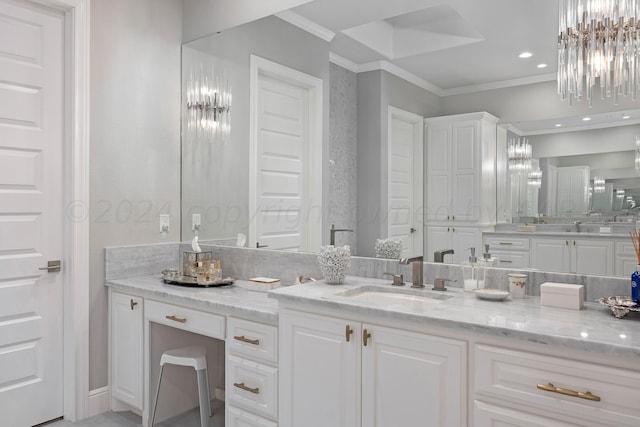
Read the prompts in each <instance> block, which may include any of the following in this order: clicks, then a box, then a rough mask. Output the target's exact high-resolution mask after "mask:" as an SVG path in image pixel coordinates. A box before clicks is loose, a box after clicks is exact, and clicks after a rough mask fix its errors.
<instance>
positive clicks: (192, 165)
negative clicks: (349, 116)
mask: <svg viewBox="0 0 640 427" xmlns="http://www.w3.org/2000/svg"><path fill="white" fill-rule="evenodd" d="M187 52H188V53H189V55H188V56H189V57H193V56H195V54H196V52H198V53H199V55H200V58H202V55H205V56H207V57H209V58H211V59H210V61H213V62H214V63H215V64H217V65H219V66H220V67H221V70H222V71H225V72H226V73H227V74H228V75H229V77H230V82H231V90H232V93H233V102H232V106H231V135H230V137H229V140H228V141H227V142H226V143H220V142H214V144H213V145H210V144H197V145H196V144H192V143H188V144H184V145H183V153H182V155H183V164H184V170H183V173H182V179H183V184H182V185H183V218H184V221H183V239H185V240H187V239H191V237H192V235H193V234H192V231H191V219H190V217H191V214H192V213H198V212H200V213H201V215H202V231H201V234H200V236H201V237H202V238H203V239H204V240H207V239H210V238H213V237H216V238H220V237H223V238H225V237H227V238H229V237H231V238H233V237H235V235H236V233H238V232H242V233H244V234H247V232H248V231H247V230H248V228H247V227H248V221H249V220H248V216H249V215H250V213H249V207H248V203H249V170H248V165H249V164H248V162H249V139H250V135H249V72H250V68H249V65H250V62H249V61H250V56H251V55H252V54H253V55H257V56H260V57H262V58H265V59H268V60H270V61H273V62H277V63H279V64H282V65H285V66H287V67H290V68H293V69H295V70H298V71H301V72H303V73H306V74H310V75H312V76H315V77H318V78H320V79H322V84H323V87H322V91H323V93H322V96H323V111H322V114H323V124H322V126H323V129H322V134H323V141H322V144H323V146H322V152H323V159H322V164H323V171H328V170H329V164H330V150H329V139H330V138H329V129H330V127H329V121H330V120H329V117H330V115H329V111H330V110H329V100H330V96H329V93H330V81H329V44H328V43H327V42H325V41H323V40H321V39H319V38H317V37H315V36H313V35H311V34H309V33H308V32H306V31H303V30H301V29H300V28H298V27H295V26H293V25H291V24H289V23H287V22H285V21H283V20H281V19H279V18H276V17H267V18H263V19H260V20H258V21H255V22H251V23H249V24H245V25H241V26H239V27H236V28H232V29H230V30H227V31H223V32H222V33H220V34H214V35H212V36H209V37H205V38H202V39H200V40H197V41H195V42H192V43H189V44H188V46H187V47H185V53H187ZM293 53H295V54H293ZM198 60H199V59H198V58H196V63H197V61H198ZM185 71H186V70H185ZM328 175H329V174H328V173H324V175H323V186H322V188H323V207H324V209H325V211H326V210H327V206H328V202H329V176H328ZM230 190H232V191H230ZM195 207H197V208H195ZM216 213H217V214H216ZM327 221H328V219H327V218H326V215H325V218H324V219H323V224H318V226H319V227H322V230H328V225H327V224H328V222H327ZM324 234H326V236H325V235H323V239H326V240H328V238H329V237H328V232H327V233H324Z"/></svg>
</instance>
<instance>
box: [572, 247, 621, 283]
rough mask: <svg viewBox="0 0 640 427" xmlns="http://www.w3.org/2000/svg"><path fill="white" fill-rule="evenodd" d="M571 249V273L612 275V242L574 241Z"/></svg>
mask: <svg viewBox="0 0 640 427" xmlns="http://www.w3.org/2000/svg"><path fill="white" fill-rule="evenodd" d="M572 249H573V253H572V255H573V256H572V270H571V271H572V272H573V273H578V274H605V275H611V274H613V242H611V241H603V240H583V239H576V240H573V242H572Z"/></svg>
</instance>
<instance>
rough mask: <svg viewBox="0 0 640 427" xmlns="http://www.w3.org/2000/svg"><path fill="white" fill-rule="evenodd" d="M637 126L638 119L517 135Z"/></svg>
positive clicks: (523, 132) (556, 128) (522, 132)
mask: <svg viewBox="0 0 640 427" xmlns="http://www.w3.org/2000/svg"><path fill="white" fill-rule="evenodd" d="M637 124H640V119H628V120H625V121H617V122H612V123H600V124H593V125H583V126H570V127H564V126H562V127H554V128H551V129H540V130H532V131H528V132H527V131H521V133H520V134H519V135H521V136H532V135H546V134H549V133H566V132H580V131H585V130H596V129H605V128H614V127H620V126H629V125H637Z"/></svg>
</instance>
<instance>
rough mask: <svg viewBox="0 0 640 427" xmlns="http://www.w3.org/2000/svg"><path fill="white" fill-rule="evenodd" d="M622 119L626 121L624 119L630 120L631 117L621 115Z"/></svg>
mask: <svg viewBox="0 0 640 427" xmlns="http://www.w3.org/2000/svg"><path fill="white" fill-rule="evenodd" d="M622 118H623V119H625V120H626V119H630V118H631V116H630V115H628V114H623V115H622Z"/></svg>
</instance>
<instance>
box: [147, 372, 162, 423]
mask: <svg viewBox="0 0 640 427" xmlns="http://www.w3.org/2000/svg"><path fill="white" fill-rule="evenodd" d="M162 371H164V365H160V376H158V389H157V390H156V399H155V401H154V402H153V412H152V413H151V424H149V425H150V426H151V427H153V421H154V420H155V419H156V408H157V407H158V396H160V382H161V381H162Z"/></svg>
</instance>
